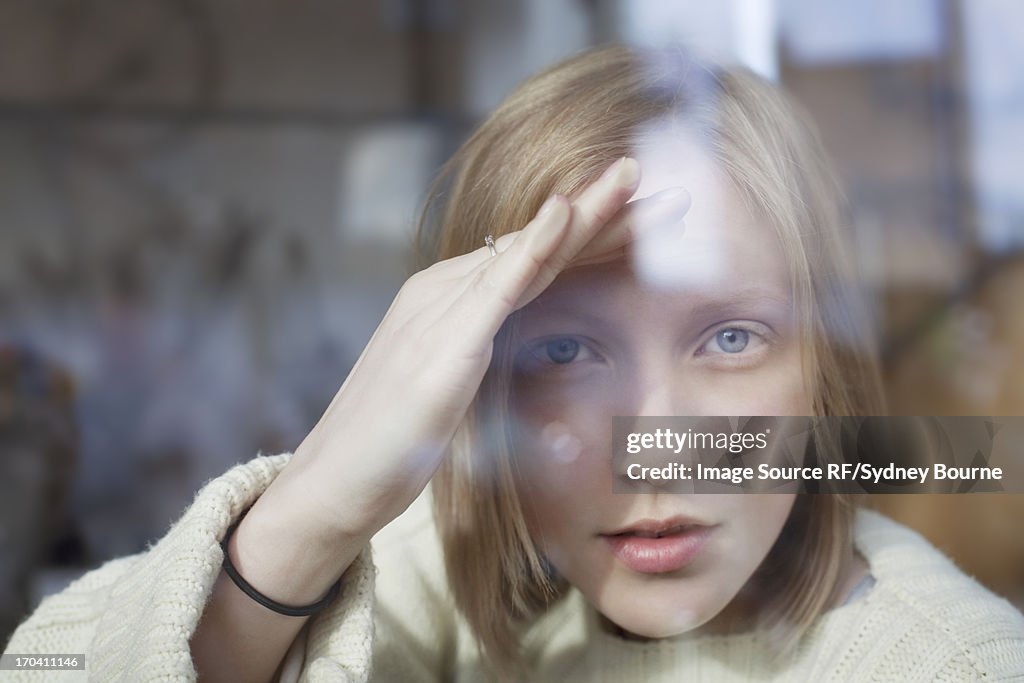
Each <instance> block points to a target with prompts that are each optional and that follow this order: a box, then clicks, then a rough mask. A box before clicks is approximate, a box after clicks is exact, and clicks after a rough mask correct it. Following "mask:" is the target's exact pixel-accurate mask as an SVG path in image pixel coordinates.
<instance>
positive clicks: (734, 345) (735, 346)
mask: <svg viewBox="0 0 1024 683" xmlns="http://www.w3.org/2000/svg"><path fill="white" fill-rule="evenodd" d="M715 342H716V343H717V344H718V348H720V349H721V350H722V351H724V352H725V353H740V352H741V351H743V350H744V349H745V348H747V344H749V343H750V333H749V332H747V331H746V330H742V329H740V328H738V327H727V328H725V329H724V330H719V331H718V333H717V334H716V335H715Z"/></svg>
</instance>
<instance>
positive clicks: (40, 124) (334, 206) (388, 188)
mask: <svg viewBox="0 0 1024 683" xmlns="http://www.w3.org/2000/svg"><path fill="white" fill-rule="evenodd" d="M1022 38H1024V3H1020V2H1017V1H1016V0H969V1H967V0H964V1H959V2H958V1H956V0H900V1H899V2H890V1H888V0H719V1H718V2H700V1H691V0H687V1H681V0H631V1H630V0H589V1H588V0H515V1H512V0H503V1H499V0H485V1H477V2H473V1H470V0H381V1H380V2H358V1H356V0H291V1H290V2H283V1H281V0H92V1H87V0H0V642H5V641H6V638H7V636H8V635H9V633H10V632H11V631H12V630H13V628H14V626H15V625H16V624H17V622H18V620H19V619H20V618H22V617H23V616H24V615H25V614H26V613H27V612H28V611H29V610H31V609H32V608H33V607H34V605H35V604H37V602H38V600H39V599H40V598H41V596H43V595H45V594H47V593H50V592H53V591H56V590H60V589H61V588H62V587H63V586H64V585H66V583H67V581H69V580H70V579H72V578H74V577H76V576H78V575H80V574H81V573H82V572H83V571H85V570H86V569H88V568H90V567H94V566H96V565H98V564H99V563H101V562H102V561H104V560H106V559H109V558H111V557H114V556H118V555H124V554H128V553H134V552H138V551H141V550H143V549H144V548H145V546H146V544H147V543H148V542H151V541H153V540H155V539H157V538H159V537H160V536H162V535H163V533H164V532H165V531H166V529H167V528H168V525H169V524H170V523H171V521H172V520H173V519H175V518H176V517H177V516H178V515H179V514H180V512H181V511H182V509H183V508H184V507H185V506H186V505H187V504H188V503H189V502H190V501H191V499H192V497H193V495H194V493H195V491H196V490H197V489H198V488H199V487H200V486H201V485H202V484H203V482H205V481H207V480H208V479H210V478H212V477H214V476H216V475H218V474H220V473H221V472H223V471H225V470H226V469H228V468H229V467H230V466H231V465H233V464H234V463H237V462H243V461H246V460H248V459H250V458H252V457H254V456H255V455H256V454H257V453H258V452H260V451H262V452H264V453H276V452H282V451H290V450H292V449H294V448H295V446H297V445H298V443H299V441H300V440H301V439H302V437H303V436H304V435H305V433H306V432H307V431H308V430H309V429H310V428H311V427H312V425H313V424H314V423H315V421H316V420H317V418H318V417H319V415H320V414H321V412H322V411H323V410H324V409H325V408H326V406H327V404H328V403H329V401H330V398H331V397H332V396H333V394H334V392H335V391H336V390H337V388H338V387H339V386H340V384H341V382H342V380H343V379H344V377H345V375H346V374H347V372H348V370H349V368H350V367H351V365H352V363H353V362H354V360H355V358H356V357H357V355H358V353H359V352H360V350H361V348H362V346H363V344H364V343H365V342H366V341H367V340H368V339H369V336H370V334H371V332H372V330H373V328H374V327H375V325H376V323H377V322H378V320H379V318H380V316H381V315H382V314H383V312H384V310H385V309H386V307H387V305H388V303H389V302H390V301H391V298H392V297H393V295H394V294H395V292H396V291H397V290H398V288H399V286H400V285H401V283H402V282H403V280H404V279H405V277H406V276H407V275H408V274H409V272H410V271H409V263H410V254H411V250H410V248H411V244H412V240H411V237H412V230H413V226H414V223H415V218H416V211H417V207H418V206H419V204H420V202H421V200H422V198H423V193H424V190H425V188H426V186H427V184H428V182H429V181H430V179H431V176H432V174H433V173H434V171H435V170H436V169H437V168H438V167H439V165H440V164H441V163H442V162H443V161H444V160H445V158H446V157H447V156H448V155H449V154H450V153H451V152H452V151H453V150H454V148H455V147H456V146H457V145H458V144H459V142H460V141H461V140H462V139H463V138H464V137H465V136H466V134H467V133H468V132H469V131H470V130H471V128H472V126H473V125H474V124H475V123H476V122H478V121H479V120H480V118H481V117H482V116H483V115H484V114H486V113H487V112H488V111H489V110H490V109H492V108H493V107H494V106H495V105H496V104H497V103H498V102H499V101H500V100H501V99H502V97H503V96H504V95H505V94H506V93H507V92H508V91H509V90H510V89H511V88H512V87H513V86H514V85H515V84H516V83H517V82H518V81H519V80H520V79H522V78H523V77H525V76H527V75H529V74H531V73H533V72H535V71H536V70H538V69H539V68H541V67H544V66H546V65H548V64H550V63H552V62H554V61H557V60H559V59H561V58H563V57H566V56H569V55H571V54H573V53H575V52H577V51H579V50H581V49H583V48H585V47H587V46H590V45H595V44H600V43H604V42H608V41H619V42H628V43H634V44H643V45H661V44H666V43H670V42H678V41H682V42H683V43H685V44H686V45H687V46H689V48H690V49H692V50H694V51H695V52H697V53H698V54H702V55H705V56H708V57H711V58H714V59H718V60H722V61H726V62H737V61H738V62H742V63H744V64H746V65H748V66H749V67H751V68H753V69H754V70H756V71H758V72H759V73H761V74H763V75H765V76H767V77H768V78H771V79H773V80H775V81H778V82H780V83H781V84H782V85H783V86H784V87H785V88H786V89H787V90H788V91H789V92H790V93H791V94H792V95H793V96H794V97H795V98H796V99H797V100H798V101H800V102H801V103H802V104H803V105H804V107H805V108H806V109H808V110H809V111H810V112H811V114H812V115H813V117H814V118H815V120H816V121H817V123H818V125H819V127H820V129H821V131H822V134H823V138H824V140H825V144H826V147H827V148H828V150H829V152H830V153H831V156H832V158H833V160H834V162H835V164H836V166H837V169H838V171H839V175H840V176H841V178H842V181H843V182H844V185H845V189H846V192H847V197H848V199H849V202H850V209H849V215H848V221H849V223H850V225H851V229H852V234H853V238H854V239H853V243H854V245H855V248H856V252H857V253H856V257H857V261H858V263H859V264H860V268H861V270H862V272H863V274H864V276H865V278H866V282H867V283H868V285H869V287H870V290H871V292H872V294H873V305H874V313H875V315H876V318H877V320H878V323H879V329H880V331H881V335H882V338H881V344H882V348H883V357H884V362H885V374H886V382H887V388H888V394H889V401H890V405H891V411H892V412H893V413H899V414H911V415H927V414H939V415H1021V414H1024V303H1022V297H1024V257H1022V253H1024V251H1022V250H1024V186H1022V181H1021V178H1024V40H1022ZM877 504H878V505H879V506H880V507H882V508H883V509H884V510H886V511H887V512H888V513H889V514H891V515H893V516H895V517H897V518H898V519H901V520H903V521H904V522H906V523H908V524H911V525H912V526H914V527H916V528H918V529H919V530H921V531H922V532H923V533H925V534H926V535H927V536H928V537H929V538H930V539H931V540H932V541H933V542H934V543H936V544H937V545H939V546H940V547H941V548H943V549H944V550H945V551H946V552H948V553H950V554H951V555H953V557H954V558H955V559H956V561H957V562H958V564H960V566H961V567H962V568H964V569H965V570H966V571H967V572H968V573H969V574H972V575H974V576H976V577H977V578H978V579H979V580H980V581H982V582H983V583H985V584H986V585H988V586H989V587H990V588H991V589H992V590H994V591H996V592H997V593H1000V594H1001V595H1004V596H1006V597H1007V598H1009V599H1011V600H1012V601H1014V602H1015V603H1016V604H1018V605H1019V606H1022V607H1024V535H1022V534H1021V533H1020V528H1021V522H1024V496H1010V495H993V494H986V495H981V494H976V495H962V496H952V495H949V496H923V495H921V496H887V497H884V499H882V500H880V501H877Z"/></svg>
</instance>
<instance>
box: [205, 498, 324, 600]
mask: <svg viewBox="0 0 1024 683" xmlns="http://www.w3.org/2000/svg"><path fill="white" fill-rule="evenodd" d="M246 512H249V510H248V509H246V510H245V512H243V513H242V514H241V516H240V517H239V518H238V519H237V520H236V521H235V523H234V524H232V525H231V526H229V527H228V531H227V533H226V534H224V540H223V541H221V542H220V547H221V549H222V550H223V551H224V571H225V572H226V573H227V575H228V576H230V577H231V580H232V581H234V582H235V585H236V586H238V588H239V590H241V591H242V592H243V593H245V594H246V595H248V596H249V597H250V598H252V599H253V600H255V601H256V602H258V603H260V604H261V605H263V606H264V607H266V608H267V609H269V610H273V611H274V612H277V613H278V614H283V615H285V616H286V617H308V616H310V615H311V614H316V613H317V612H319V611H320V610H322V609H323V608H325V607H327V605H329V604H330V603H331V601H332V600H334V598H336V597H338V591H340V590H341V579H338V581H337V582H336V583H335V584H334V585H333V586H331V589H330V590H329V591H327V595H325V596H324V597H322V598H320V599H319V600H317V601H316V602H314V603H313V604H312V605H306V606H305V607H291V606H289V605H282V604H281V603H279V602H275V601H274V600H271V599H270V598H268V597H267V596H265V595H263V593H260V592H259V591H258V590H256V589H255V588H253V587H252V585H250V584H249V582H248V581H246V580H245V579H243V578H242V575H241V574H239V573H238V570H237V569H235V565H233V564H232V563H231V557H230V556H229V554H228V541H230V540H231V536H232V534H234V533H235V528H237V527H238V524H239V522H241V521H242V519H243V518H244V517H245V514H246Z"/></svg>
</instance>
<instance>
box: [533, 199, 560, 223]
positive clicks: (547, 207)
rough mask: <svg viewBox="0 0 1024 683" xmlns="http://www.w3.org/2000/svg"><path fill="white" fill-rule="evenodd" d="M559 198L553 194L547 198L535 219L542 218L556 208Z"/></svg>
mask: <svg viewBox="0 0 1024 683" xmlns="http://www.w3.org/2000/svg"><path fill="white" fill-rule="evenodd" d="M559 197H561V195H559V194H553V195H551V196H550V197H548V199H547V201H546V202H544V204H543V205H541V207H540V211H538V212H537V218H543V217H544V216H547V215H548V214H549V213H551V212H552V211H553V210H554V208H555V207H556V206H558V198H559Z"/></svg>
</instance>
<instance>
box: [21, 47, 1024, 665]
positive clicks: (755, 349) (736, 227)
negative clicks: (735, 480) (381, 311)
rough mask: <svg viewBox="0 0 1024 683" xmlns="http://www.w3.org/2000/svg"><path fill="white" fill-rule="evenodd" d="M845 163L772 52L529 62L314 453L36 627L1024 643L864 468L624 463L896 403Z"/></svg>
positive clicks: (162, 645) (723, 654) (364, 645)
mask: <svg viewBox="0 0 1024 683" xmlns="http://www.w3.org/2000/svg"><path fill="white" fill-rule="evenodd" d="M827 178H828V175H827V172H826V170H825V167H824V165H823V163H822V161H821V159H820V156H819V154H818V146H817V144H816V142H815V141H814V140H813V138H812V137H811V136H810V135H809V134H808V133H807V132H806V129H805V128H804V127H803V126H802V125H801V124H800V123H799V120H798V118H797V117H796V115H795V114H794V112H793V111H792V110H791V109H790V108H789V107H788V106H787V105H786V103H785V102H784V100H783V99H782V98H781V97H780V96H779V95H778V94H777V93H776V92H775V91H774V90H773V89H772V88H771V87H770V86H768V85H766V84H764V83H763V82H761V81H759V80H758V79H756V78H755V77H753V76H751V75H748V74H746V73H744V72H740V71H728V70H715V69H710V68H707V67H702V66H699V65H697V64H694V63H692V62H688V61H686V60H684V59H678V58H674V57H672V56H671V55H666V54H655V55H644V54H638V53H636V52H633V51H631V50H628V49H625V48H614V47H613V48H605V49H600V50H594V51H591V52H588V53H586V54H583V55H581V56H579V57H577V58H575V59H572V60H570V61H568V62H565V63H563V64H561V65H558V66H556V67H554V68H552V69H550V70H549V71H547V72H545V73H543V74H540V75H538V76H536V77H534V78H533V79H531V80H529V81H527V82H526V83H525V84H523V85H522V86H521V87H520V88H519V89H518V90H517V91H516V92H515V93H513V94H512V95H511V96H510V97H509V99H508V100H507V101H506V102H505V103H504V104H503V105H502V106H501V107H500V108H499V109H498V110H497V111H496V112H495V113H494V114H493V115H492V116H491V117H490V118H489V119H488V120H487V121H486V122H485V123H484V124H483V125H482V126H481V127H480V129H479V130H478V131H477V132H476V133H475V134H474V135H473V136H472V137H471V138H470V140H469V141H467V142H466V144H465V145H464V146H463V147H462V148H461V149H460V151H459V152H458V153H457V154H456V155H455V157H454V158H453V159H452V161H451V162H450V163H449V164H448V165H447V166H446V168H445V170H444V172H443V173H442V176H441V179H440V180H439V181H438V184H437V185H436V186H435V188H433V190H432V193H431V201H430V202H429V203H428V207H427V211H426V212H425V220H424V230H423V233H422V234H423V235H424V237H425V240H424V243H425V245H426V246H427V248H428V250H429V251H431V252H432V253H433V254H434V255H435V257H434V260H435V261H436V262H435V263H434V265H432V266H430V267H429V268H426V269H425V270H423V271H421V272H419V273H417V274H416V275H414V276H413V277H412V278H410V280H409V281H408V282H407V283H406V285H405V286H404V287H403V288H402V290H401V291H400V292H399V294H398V296H397V297H396V299H395V301H394V303H393V304H392V306H391V308H390V309H389V310H388V312H387V314H386V315H385V317H384V320H383V321H382V322H381V325H380V327H379V328H378V329H377V331H376V332H375V334H374V336H373V338H372V339H371V341H370V343H369V344H368V346H367V348H366V350H365V351H364V353H363V355H362V356H361V357H360V359H359V361H358V362H357V364H356V366H355V367H354V368H353V370H352V372H351V374H350V375H349V377H348V378H347V379H346V381H345V383H344V384H343V386H342V387H341V389H340V390H339V392H338V394H337V395H336V396H335V398H334V400H333V401H332V403H331V405H330V406H329V407H328V409H327V411H326V412H325V413H324V415H323V417H322V418H321V419H320V421H319V422H318V424H317V425H316V427H315V428H314V429H313V431H312V432H311V433H310V434H309V436H308V437H307V438H306V439H305V440H304V441H303V442H302V444H301V445H300V446H299V447H298V449H297V450H296V451H295V454H294V455H293V456H289V455H280V456H275V457H261V458H257V459H256V460H254V461H252V462H250V463H247V464H245V465H241V466H238V467H236V468H234V469H233V470H231V471H230V472H228V473H227V474H225V475H224V476H222V477H220V478H218V479H216V480H214V481H213V482H211V483H210V484H208V485H207V486H206V487H205V488H204V489H203V490H202V491H200V493H199V494H198V495H197V498H196V501H195V502H194V504H193V505H192V506H191V507H190V508H189V510H187V511H186V513H185V514H184V516H183V517H182V519H181V520H180V521H179V522H178V523H177V524H176V525H175V526H174V527H173V528H172V529H171V531H170V532H169V533H168V535H167V536H166V537H165V538H164V539H162V540H161V541H160V542H159V543H157V544H156V545H155V546H154V547H153V548H151V549H150V550H149V551H148V552H146V553H144V554H142V555H139V556H134V557H130V558H124V559H120V560H115V561H113V562H111V563H109V564H108V565H106V566H105V567H103V568H101V569H99V570H97V571H96V572H93V573H91V574H89V575H87V576H86V577H84V578H83V579H82V580H81V581H79V582H77V583H76V584H74V585H72V586H71V587H70V588H68V589H67V590H66V591H65V592H64V593H63V594H61V595H59V596H56V597H55V598H52V599H50V600H48V601H47V602H45V603H44V604H43V605H42V606H41V607H40V608H39V610H38V611H37V612H36V614H35V615H33V617H31V618H30V619H29V621H28V622H26V623H25V624H24V625H23V626H22V627H21V629H20V630H19V631H18V632H17V633H16V634H15V636H14V639H13V640H12V642H11V644H10V646H9V649H10V651H12V652H14V651H18V652H33V651H48V652H56V651H58V650H59V651H65V652H71V651H82V652H86V660H87V662H88V664H87V666H88V668H89V669H90V672H91V675H92V676H93V677H96V678H98V679H101V680H117V679H119V678H120V679H123V680H146V679H148V678H156V677H159V676H166V677H169V678H182V679H188V678H189V677H191V676H193V675H194V669H193V667H195V669H197V670H198V672H199V674H200V676H201V677H202V678H203V679H204V680H246V681H248V680H288V681H291V680H299V679H303V680H325V681H326V680H345V681H349V680H366V679H367V678H368V677H370V678H372V680H400V681H418V680H423V681H427V680H495V679H499V678H507V679H522V680H530V681H544V680H615V681H632V680H636V681H652V680H690V679H700V678H703V679H706V680H716V681H720V680H734V679H735V680H748V679H750V678H767V679H778V680H835V679H844V680H860V679H863V680H914V679H920V680H936V679H943V680H968V679H972V678H980V677H987V678H989V679H998V678H1000V677H1005V678H1008V677H1010V676H1012V675H1016V674H1020V673H1021V671H1022V669H1024V620H1022V618H1021V615H1020V614H1019V613H1018V612H1016V611H1015V610H1014V609H1013V608H1012V607H1011V606H1009V604H1008V603H1006V602H1005V601H1003V600H1000V599H998V598H996V597H995V596H993V595H991V594H990V593H988V592H986V591H985V590H984V589H982V588H981V587H980V586H978V585H977V584H976V583H974V582H973V581H972V580H970V579H968V578H966V577H964V576H963V575H962V574H960V573H959V572H958V571H957V570H956V568H955V567H953V565H952V564H951V563H949V561H948V560H946V559H945V558H944V557H943V556H942V555H941V554H940V553H938V552H937V551H936V550H935V549H933V548H932V547H931V546H929V545H928V544H927V543H926V542H925V541H924V540H923V539H921V538H920V537H919V536H917V535H916V534H914V533H913V532H910V531H909V530H907V529H905V528H903V527H900V526H899V525H896V524H894V523H893V522H890V521H888V520H885V519H884V518H882V517H880V516H878V515H874V514H871V513H867V512H855V511H854V508H853V506H852V504H851V502H850V501H849V500H847V499H845V498H843V497H840V496H811V495H800V496H797V495H794V494H772V495H755V494H739V495H672V494H668V493H665V492H663V491H660V490H659V489H657V488H656V487H652V488H649V489H646V490H645V491H641V492H634V493H613V490H614V488H615V483H616V480H617V479H618V478H621V476H622V475H621V473H619V472H615V471H613V469H612V464H611V457H610V447H609V444H610V443H611V434H610V430H611V421H612V417H613V416H616V415H627V416H628V415H825V414H840V415H841V414H877V413H878V412H879V410H880V400H879V398H878V396H879V391H878V385H877V379H876V373H875V369H874V363H873V359H872V353H871V347H870V344H869V343H868V341H867V334H866V331H865V327H864V325H863V324H862V322H861V321H860V318H859V316H858V315H857V314H856V307H855V305H854V301H853V300H852V299H851V297H850V295H849V289H850V288H849V285H850V282H849V277H848V274H847V271H846V269H845V268H844V267H843V265H842V259H841V258H840V253H839V246H838V245H839V242H838V236H837V235H836V226H837V219H836V216H835V213H834V202H833V200H832V198H831V195H830V193H829V187H828V183H827V180H826V179H827ZM684 215H685V221H684V220H683V217H684ZM432 226H436V232H433V233H432V232H431V230H430V229H431V227H432ZM518 226H525V227H523V228H522V229H521V230H515V228H516V227H518ZM491 235H495V236H497V239H494V240H492V239H491V237H490V236H491ZM435 473H436V476H435ZM432 477H434V490H433V493H434V496H433V503H434V506H435V511H434V512H435V514H434V515H433V518H432V517H431V515H430V511H429V507H427V506H428V505H429V504H428V503H427V502H426V501H425V498H424V496H422V495H421V493H422V492H423V490H424V488H425V487H426V485H427V483H428V481H430V480H431V478H432ZM407 509H408V510H407ZM403 512H404V513H405V514H403ZM435 519H436V522H435V521H434V520H435ZM239 520H240V521H239ZM392 522H393V523H392ZM385 526H387V528H386V529H385V528H384V527H385ZM229 527H230V528H229ZM225 539H226V543H224V547H225V550H226V561H225V553H222V550H221V543H222V541H223V540H225ZM371 539H373V553H372V555H371V553H370V551H369V549H368V548H369V544H370V540H371ZM222 562H224V570H222ZM339 577H340V578H339ZM335 591H339V594H338V596H337V597H336V598H335V597H334V594H335ZM309 613H315V614H316V616H315V617H312V618H310V617H309V616H289V614H307V615H308V614H309ZM371 672H372V673H371Z"/></svg>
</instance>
